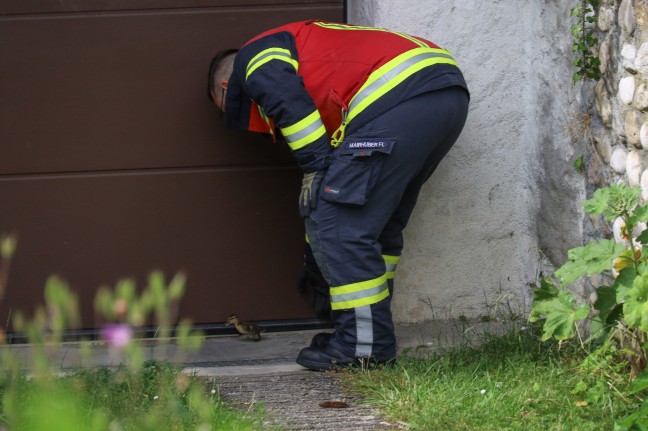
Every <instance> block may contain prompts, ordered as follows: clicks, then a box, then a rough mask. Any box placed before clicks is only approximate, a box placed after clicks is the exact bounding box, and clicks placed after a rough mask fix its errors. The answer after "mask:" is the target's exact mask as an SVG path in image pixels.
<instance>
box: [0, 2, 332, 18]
mask: <svg viewBox="0 0 648 431" xmlns="http://www.w3.org/2000/svg"><path fill="white" fill-rule="evenodd" d="M327 4H328V5H331V6H333V7H337V8H338V9H340V8H341V4H342V2H341V1H335V0H332V1H320V0H182V2H179V1H178V0H92V1H89V0H65V1H62V0H2V1H1V2H0V15H3V14H43V13H61V12H97V11H114V10H147V9H180V8H182V9H186V8H204V7H247V6H257V7H258V6H259V5H266V6H285V5H295V6H297V7H299V6H302V7H303V6H304V5H314V6H317V7H322V6H324V5H327ZM338 19H341V18H338Z"/></svg>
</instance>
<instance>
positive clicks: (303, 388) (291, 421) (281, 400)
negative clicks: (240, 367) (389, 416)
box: [215, 371, 402, 431]
mask: <svg viewBox="0 0 648 431" xmlns="http://www.w3.org/2000/svg"><path fill="white" fill-rule="evenodd" d="M215 379H216V383H217V385H218V386H219V388H220V395H221V396H222V397H223V398H224V399H225V400H228V401H229V402H232V403H234V404H235V405H237V406H239V407H241V408H249V406H250V404H252V403H263V405H264V406H265V410H266V412H267V414H268V417H269V421H270V424H271V425H273V426H276V427H279V428H280V429H281V430H285V431H297V430H309V431H310V430H313V431H319V430H326V431H386V430H398V429H402V428H401V427H399V426H398V425H397V424H390V423H388V422H387V421H386V420H385V419H384V418H381V417H380V415H379V413H378V410H377V409H376V408H374V407H371V406H368V405H366V404H363V403H362V402H361V399H360V398H359V397H358V396H357V395H354V394H350V393H348V392H346V391H345V390H344V388H343V387H342V385H341V383H340V381H339V379H338V378H337V377H336V376H335V374H334V373H318V372H310V371H298V372H290V373H278V374H272V375H248V376H218V377H215ZM327 401H338V402H342V403H346V405H348V407H346V408H325V407H322V406H320V403H323V402H327Z"/></svg>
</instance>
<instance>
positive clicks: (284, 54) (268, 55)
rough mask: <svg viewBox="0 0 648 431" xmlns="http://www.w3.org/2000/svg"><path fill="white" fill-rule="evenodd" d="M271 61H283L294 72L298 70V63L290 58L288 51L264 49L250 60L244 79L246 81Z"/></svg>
mask: <svg viewBox="0 0 648 431" xmlns="http://www.w3.org/2000/svg"><path fill="white" fill-rule="evenodd" d="M271 60H281V61H285V62H286V63H289V64H291V65H292V66H293V67H294V68H295V72H297V70H298V69H299V63H297V60H295V59H293V58H292V54H290V51H289V50H287V49H284V48H268V49H264V50H263V51H261V52H260V53H258V54H257V55H255V56H254V57H253V58H252V60H250V62H249V63H248V65H247V68H246V69H245V79H246V80H247V79H248V78H249V77H250V75H251V74H252V73H253V72H254V71H255V70H257V69H258V68H259V67H261V66H263V65H264V64H266V63H267V62H269V61H271Z"/></svg>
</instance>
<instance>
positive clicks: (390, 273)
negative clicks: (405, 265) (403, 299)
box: [383, 254, 400, 297]
mask: <svg viewBox="0 0 648 431" xmlns="http://www.w3.org/2000/svg"><path fill="white" fill-rule="evenodd" d="M383 259H384V260H385V271H386V274H387V288H388V289H389V296H390V297H391V296H393V295H394V277H395V276H396V268H398V261H399V260H400V256H390V255H386V254H383Z"/></svg>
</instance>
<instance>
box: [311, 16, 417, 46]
mask: <svg viewBox="0 0 648 431" xmlns="http://www.w3.org/2000/svg"><path fill="white" fill-rule="evenodd" d="M313 24H315V25H318V26H320V27H323V28H328V29H333V30H369V31H382V32H385V33H392V34H395V35H397V36H400V37H403V38H405V39H407V40H409V41H411V42H414V43H415V44H417V45H418V46H422V47H429V46H430V45H428V44H427V43H425V42H423V41H422V40H418V39H417V38H415V37H412V36H410V35H408V34H405V33H399V32H397V31H390V30H387V29H385V28H378V27H367V26H363V25H346V24H329V23H325V22H315V23H313Z"/></svg>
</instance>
